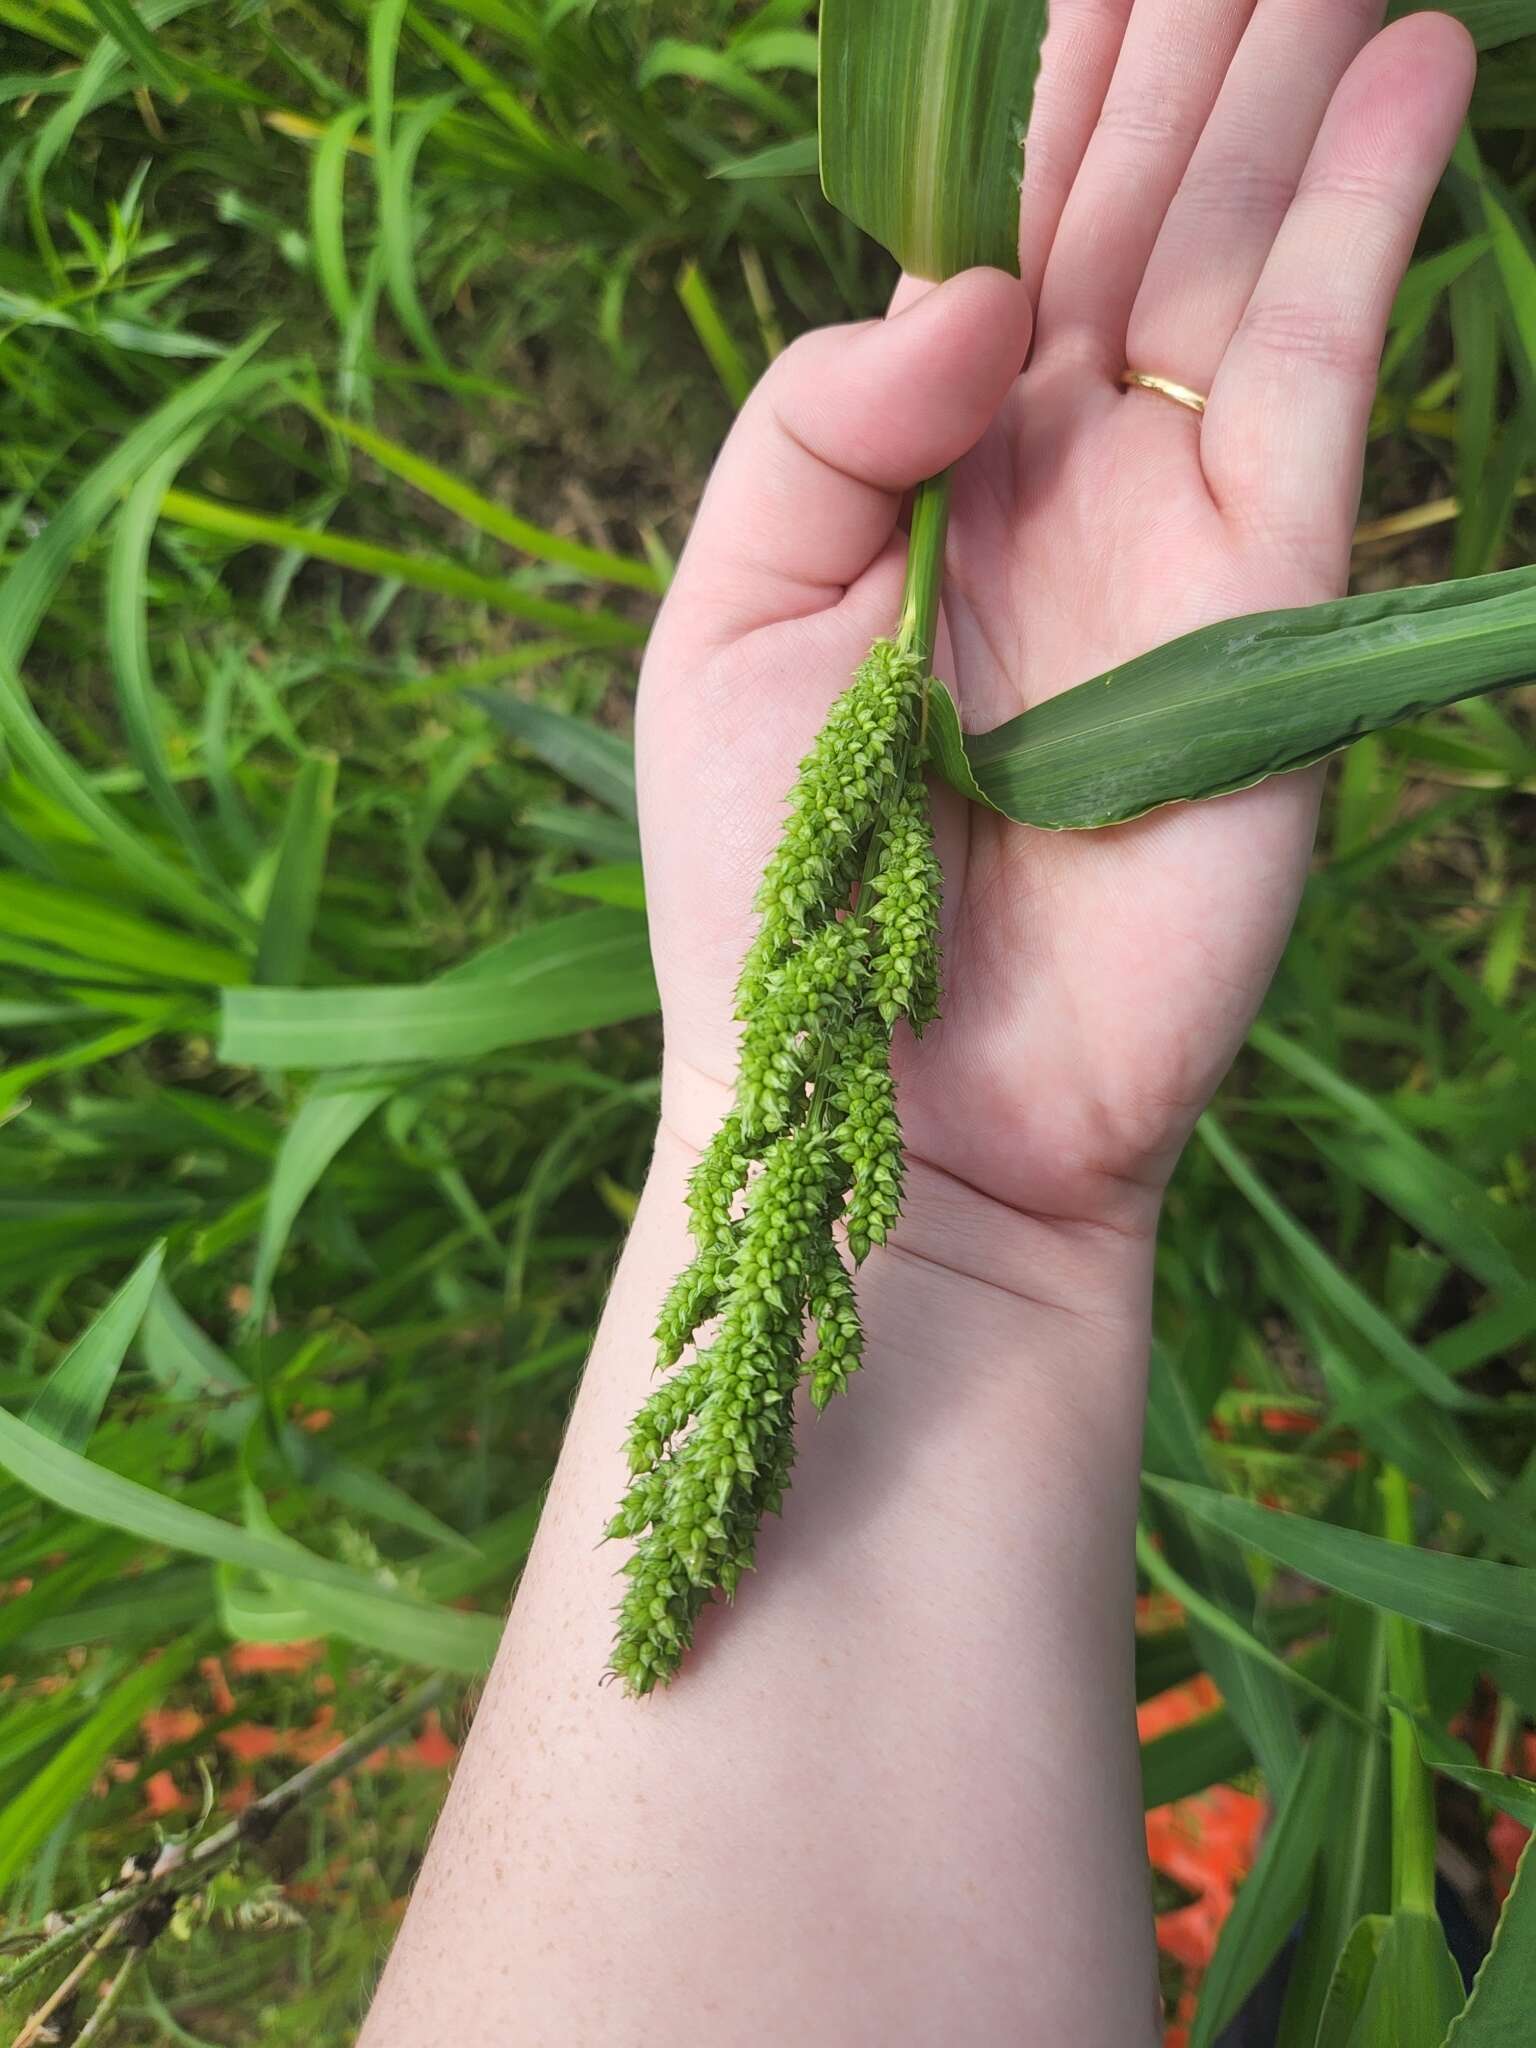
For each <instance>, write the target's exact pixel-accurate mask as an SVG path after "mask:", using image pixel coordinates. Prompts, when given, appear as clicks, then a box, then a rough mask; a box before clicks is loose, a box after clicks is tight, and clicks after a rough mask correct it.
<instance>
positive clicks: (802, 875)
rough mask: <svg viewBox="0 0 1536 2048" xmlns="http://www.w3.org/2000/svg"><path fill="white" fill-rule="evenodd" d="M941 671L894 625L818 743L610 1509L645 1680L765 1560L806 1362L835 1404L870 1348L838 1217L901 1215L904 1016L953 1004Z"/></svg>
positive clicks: (624, 1642)
mask: <svg viewBox="0 0 1536 2048" xmlns="http://www.w3.org/2000/svg"><path fill="white" fill-rule="evenodd" d="M926 675H927V671H926V669H925V668H924V666H923V665H922V663H921V662H920V661H919V660H918V659H917V658H916V657H915V656H913V655H910V654H907V653H905V652H903V651H902V650H901V649H900V648H898V647H897V646H896V645H895V644H893V643H892V642H890V641H881V642H879V643H877V645H876V646H875V647H874V648H873V649H872V650H871V652H870V654H869V657H868V659H867V660H866V661H865V662H864V663H863V665H862V666H861V667H860V669H859V670H858V673H857V674H856V675H855V677H854V680H853V682H852V684H851V686H850V687H849V689H848V690H847V691H845V693H844V694H843V696H842V697H840V698H839V699H838V701H837V703H836V704H835V705H834V706H833V708H832V711H831V713H830V715H829V716H828V719H827V722H826V724H825V725H824V726H823V728H822V731H821V733H820V735H819V736H818V738H817V740H816V744H815V746H814V747H813V748H812V749H811V752H810V753H809V754H808V755H807V756H806V758H805V760H804V761H803V762H802V763H801V766H800V773H799V777H798V780H797V781H796V784H795V787H794V790H793V792H792V793H791V796H790V800H789V817H788V821H787V823H786V825H785V829H784V834H783V837H782V839H781V840H780V842H779V845H778V848H777V850H776V852H775V853H774V855H773V858H772V859H771V860H770V862H769V863H768V867H767V869H766V871H765V873H764V876H763V883H762V888H761V891H760V893H759V897H758V911H759V915H760V923H759V927H758V933H757V937H756V938H755V940H754V942H753V944H752V948H751V950H750V952H749V953H748V955H747V959H746V962H745V964H744V966H743V968H742V973H741V980H740V983H739V985H738V988H737V996H736V1014H737V1017H738V1019H739V1021H740V1023H741V1025H742V1036H741V1060H740V1071H739V1074H738V1077H737V1084H736V1101H735V1106H734V1108H733V1109H732V1111H731V1113H730V1115H729V1116H728V1117H727V1118H726V1120H725V1122H724V1123H723V1124H722V1125H721V1127H720V1129H719V1131H718V1132H717V1133H716V1135H715V1137H714V1140H713V1142H712V1143H711V1144H710V1146H709V1149H708V1150H707V1151H706V1152H705V1153H704V1154H703V1156H702V1158H701V1159H700V1160H699V1163H698V1165H697V1166H696V1167H695V1169H694V1172H693V1175H692V1177H691V1180H690V1183H689V1191H688V1210H689V1220H690V1223H691V1226H692V1231H693V1238H694V1244H695V1247H696V1250H695V1254H694V1258H693V1260H692V1262H691V1264H690V1265H689V1266H688V1267H687V1268H686V1270H685V1271H684V1272H683V1273H682V1274H680V1275H679V1277H678V1279H677V1281H676V1282H675V1283H674V1285H673V1287H672V1289H671V1291H670V1293H669V1294H668V1296H667V1299H666V1301H665V1303H664V1304H663V1307H662V1311H661V1316H660V1320H659V1322H658V1324H657V1329H656V1337H657V1344H658V1347H659V1357H658V1364H659V1366H660V1367H661V1368H662V1369H664V1370H666V1372H667V1374H668V1376H667V1377H666V1378H665V1379H663V1380H662V1381H661V1382H660V1384H659V1385H658V1386H657V1388H656V1390H655V1391H654V1392H653V1393H652V1394H651V1396H650V1398H649V1399H648V1400H647V1401H646V1402H645V1404H644V1406H643V1407H642V1408H641V1409H640V1412H639V1413H638V1414H637V1415H636V1417H635V1419H634V1422H633V1423H632V1425H631V1428H630V1434H629V1444H628V1452H629V1466H630V1472H631V1475H632V1476H631V1483H630V1486H629V1490H628V1492H627V1493H626V1494H625V1497H624V1499H623V1501H622V1502H621V1504H620V1506H619V1510H618V1512H617V1514H616V1515H615V1516H614V1517H613V1520H612V1521H611V1522H610V1524H609V1526H608V1534H609V1536H611V1537H621V1538H630V1539H633V1540H634V1544H635V1547H634V1551H633V1553H632V1555H631V1556H630V1558H629V1559H628V1561H627V1563H626V1564H625V1566H624V1571H625V1574H626V1577H627V1581H628V1583H627V1585H626V1588H625V1592H624V1596H623V1600H622V1603H621V1606H620V1609H619V1627H618V1637H617V1641H616V1642H615V1645H614V1653H613V1669H614V1671H615V1672H616V1673H617V1674H618V1676H619V1677H620V1678H621V1679H622V1680H623V1682H624V1684H625V1686H626V1687H627V1689H628V1690H629V1691H630V1692H631V1693H637V1694H638V1693H647V1692H649V1691H651V1689H652V1688H653V1687H654V1686H656V1685H657V1684H665V1683H666V1682H667V1681H668V1680H669V1679H670V1678H671V1677H672V1675H673V1673H674V1672H675V1671H676V1669H677V1667H678V1664H679V1663H680V1661H681V1659H682V1657H683V1654H684V1652H685V1651H686V1649H687V1647H688V1645H689V1643H690V1641H691V1640H692V1636H693V1630H694V1624H695V1623H696V1621H697V1620H698V1617H699V1614H700V1612H701V1611H702V1609H703V1608H704V1606H705V1605H706V1603H707V1602H708V1601H709V1600H710V1599H711V1598H713V1596H714V1595H715V1593H716V1592H717V1591H718V1592H723V1593H724V1594H725V1595H726V1596H727V1597H729V1596H730V1595H731V1594H732V1593H733V1592H734V1591H735V1588H736V1586H737V1584H738V1583H739V1581H740V1579H741V1575H742V1573H743V1572H745V1571H748V1570H750V1568H751V1566H752V1562H753V1558H754V1554H755V1550H756V1543H757V1531H758V1527H759V1525H760V1523H761V1521H762V1518H763V1516H764V1515H765V1514H768V1513H772V1512H776V1511H777V1510H778V1508H779V1506H780V1504H781V1502H782V1499H783V1495H784V1491H785V1488H786V1487H787V1486H788V1484H789V1475H790V1468H791V1467H792V1465H793V1463H794V1455H795V1415H794V1405H795V1394H796V1391H797V1389H798V1388H799V1386H800V1384H801V1383H802V1381H803V1382H805V1383H806V1384H807V1386H808V1389H809V1393H810V1398H811V1401H812V1403H813V1404H814V1406H815V1407H817V1408H823V1407H825V1406H826V1404H827V1402H828V1401H830V1400H831V1399H832V1397H833V1395H834V1394H840V1393H842V1392H843V1391H844V1390H845V1389H846V1387H847V1385H848V1382H849V1379H850V1377H851V1376H852V1374H853V1373H855V1372H856V1371H857V1370H858V1368H859V1363H860V1358H861V1354H862V1350H863V1328H862V1325H861V1323H860V1321H859V1310H858V1303H857V1301H856V1299H855V1295H854V1286H853V1278H852V1275H851V1274H850V1272H849V1269H848V1265H847V1263H846V1262H845V1260H844V1257H843V1254H842V1252H841V1251H840V1249H839V1236H840V1235H841V1238H842V1240H843V1241H845V1242H846V1245H847V1248H848V1252H849V1254H850V1256H851V1257H852V1259H853V1261H854V1263H855V1264H857V1263H858V1262H859V1261H860V1260H862V1259H863V1258H864V1257H866V1256H867V1254H868V1252H869V1250H870V1248H871V1246H873V1245H877V1244H881V1243H883V1242H884V1241H885V1239H886V1237H887V1236H888V1235H889V1233H890V1231H891V1229H892V1227H893V1226H894V1224H895V1222H896V1219H897V1216H898V1214H899V1213H900V1208H901V1187H902V1154H901V1126H900V1124H899V1122H898V1121H897V1116H896V1100H895V1092H894V1089H893V1087H892V1084H891V1065H890V1062H891V1034H892V1031H893V1030H894V1028H895V1026H896V1025H897V1023H898V1022H899V1021H900V1020H901V1019H903V1018H905V1019H906V1020H907V1021H908V1022H909V1023H910V1024H911V1025H912V1026H913V1028H914V1029H915V1030H918V1031H921V1030H922V1028H923V1026H924V1025H925V1024H927V1023H929V1022H931V1021H932V1020H933V1019H934V1018H935V1017H936V1016H937V1015H938V997H939V991H938V972H939V949H938V925H939V870H938V864H937V862H936V860H935V858H934V853H933V841H932V829H931V825H930V821H929V815H928V797H927V790H926V788H925V786H924V783H923V778H922V774H921V770H920V767H919V759H918V757H919V746H918V727H919V723H920V718H921V710H922V696H923V689H924V686H925V681H926ZM808 1330H809V1332H810V1335H811V1339H812V1341H811V1343H810V1345H809V1346H808V1345H807V1331H808ZM701 1333H705V1334H702V1335H701Z"/></svg>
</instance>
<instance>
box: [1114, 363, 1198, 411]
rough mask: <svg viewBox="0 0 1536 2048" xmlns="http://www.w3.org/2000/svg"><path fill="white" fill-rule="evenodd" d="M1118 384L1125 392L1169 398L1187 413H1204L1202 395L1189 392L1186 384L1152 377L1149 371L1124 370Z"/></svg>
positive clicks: (1196, 392)
mask: <svg viewBox="0 0 1536 2048" xmlns="http://www.w3.org/2000/svg"><path fill="white" fill-rule="evenodd" d="M1120 382H1121V383H1122V384H1123V385H1124V387H1125V389H1126V390H1127V391H1155V392H1156V393H1157V394H1158V396H1159V397H1160V398H1171V399H1172V400H1173V402H1174V404H1175V405H1182V406H1184V407H1185V409H1186V410H1187V411H1189V412H1204V411H1205V403H1206V402H1205V399H1204V398H1203V397H1202V395H1201V394H1200V393H1199V392H1198V391H1191V390H1190V388H1189V386H1188V385H1187V384H1175V383H1174V381H1173V379H1172V378H1171V377H1154V376H1153V374H1152V372H1151V371H1150V370H1126V371H1125V372H1124V373H1123V375H1122V376H1121V379H1120Z"/></svg>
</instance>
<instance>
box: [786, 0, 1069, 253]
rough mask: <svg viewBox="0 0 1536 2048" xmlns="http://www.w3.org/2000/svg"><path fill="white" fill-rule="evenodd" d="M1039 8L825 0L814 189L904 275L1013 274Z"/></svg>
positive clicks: (1042, 12)
mask: <svg viewBox="0 0 1536 2048" xmlns="http://www.w3.org/2000/svg"><path fill="white" fill-rule="evenodd" d="M1045 16H1046V0H916V4H914V0H824V4H823V6H822V10H821V123H820V125H821V180H822V188H823V190H824V191H825V193H826V195H827V197H828V199H830V200H831V202H832V204H833V205H834V206H836V207H837V208H839V209H840V211H842V212H843V213H845V214H846V215H847V216H848V218H849V219H850V220H851V221H853V222H854V223H855V225H856V226H858V227H861V228H863V229H864V231H865V233H866V234H870V235H873V236H874V238H875V240H876V241H878V242H883V243H884V245H885V247H886V248H887V249H889V250H890V252H891V254H892V255H893V256H894V257H895V258H896V260H897V262H898V263H899V264H900V265H901V266H902V268H903V269H904V270H906V271H908V272H910V273H911V275H913V276H914V277H927V278H934V279H942V278H946V277H952V276H954V275H955V273H956V272H957V271H961V270H969V269H971V268H972V267H973V266H974V265H976V264H979V263H985V264H990V265H992V266H993V267H994V268H996V269H998V270H1006V271H1009V272H1011V273H1012V274H1013V275H1015V276H1017V274H1018V268H1019V179H1020V174H1021V170H1022V156H1021V149H1022V145H1023V139H1024V133H1025V130H1026V129H1027V127H1028V125H1029V110H1030V104H1031V102H1032V100H1033V97H1034V89H1035V78H1036V75H1037V73H1038V70H1039V65H1040V44H1041V42H1042V40H1043V38H1044V35H1045Z"/></svg>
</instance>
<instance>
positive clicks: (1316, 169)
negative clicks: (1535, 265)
mask: <svg viewBox="0 0 1536 2048" xmlns="http://www.w3.org/2000/svg"><path fill="white" fill-rule="evenodd" d="M1475 62H1476V60H1475V58H1474V55H1473V49H1472V43H1471V39H1470V38H1469V37H1468V35H1467V33H1466V30H1465V29H1463V28H1461V27H1460V26H1459V25H1458V24H1457V23H1456V22H1454V21H1452V20H1450V19H1449V18H1448V17H1447V16H1445V15H1438V14H1417V15H1411V16H1409V17H1408V18H1407V19H1406V20H1404V21H1400V22H1398V23H1396V24H1394V26H1393V27H1391V28H1389V29H1386V30H1385V31H1384V32H1383V33H1382V34H1381V35H1379V36H1378V37H1377V38H1376V39H1375V41H1374V42H1372V43H1371V44H1370V45H1369V46H1368V48H1367V49H1366V50H1365V51H1364V52H1363V53H1362V55H1361V56H1360V57H1358V58H1357V59H1356V61H1355V62H1354V64H1353V65H1352V66H1351V67H1350V70H1349V72H1348V74H1347V76H1346V77H1345V79H1344V82H1343V83H1342V84H1341V85H1340V87H1339V89H1338V91H1337V93H1336V94H1335V95H1334V99H1333V104H1332V106H1331V107H1330V108H1329V110H1328V115H1327V118H1326V119H1325V121H1324V122H1323V126H1322V131H1321V133H1320V134H1319V136H1318V138H1317V143H1316V145H1315V147H1314V149H1313V151H1312V156H1311V159H1310V161H1309V163H1308V165H1307V169H1306V172H1305V175H1304V177H1303V179H1302V183H1301V188H1300V190H1299V192H1298V193H1297V196H1296V200H1295V203H1294V204H1293V205H1292V207H1291V209H1290V211H1289V213H1288V214H1287V215H1286V219H1285V224H1284V226H1283V227H1282V228H1281V230H1280V233H1279V235H1278V237H1277V238H1276V241H1275V245H1274V249H1273V251H1272V253H1271V255H1270V258H1269V261H1268V262H1267V263H1266V264H1265V266H1264V272H1263V275H1262V276H1261V277H1260V279H1259V282H1258V285H1257V286H1256V288H1255V290H1254V294H1253V298H1252V300H1251V301H1250V303H1249V305H1248V309H1247V311H1246V312H1245V314H1244V315H1243V319H1242V323H1241V325H1240V326H1239V328H1238V331H1237V333H1236V335H1235V337H1234V338H1233V341H1232V345H1231V347H1230V348H1229V349H1228V351H1227V354H1226V356H1225V357H1224V359H1223V361H1222V364H1221V367H1220V369H1219V370H1218V372H1217V375H1216V379H1215V382H1214V385H1213V387H1212V390H1211V399H1210V405H1209V407H1208V408H1207V411H1206V415H1205V422H1204V428H1203V431H1202V434H1201V443H1200V453H1201V460H1202V462H1203V464H1204V467H1205V473H1206V477H1207V480H1208V481H1209V483H1210V486H1211V490H1212V492H1213V494H1214V495H1215V497H1216V500H1217V502H1218V504H1220V505H1221V506H1222V507H1223V509H1224V510H1225V511H1227V512H1228V514H1229V516H1230V517H1231V518H1232V519H1233V520H1234V521H1236V522H1238V523H1239V524H1240V525H1241V526H1243V527H1246V528H1247V529H1248V530H1249V531H1250V532H1251V533H1252V534H1253V535H1254V536H1255V537H1256V538H1259V539H1261V540H1262V541H1263V542H1264V543H1265V544H1266V545H1268V546H1270V547H1272V548H1273V549H1274V550H1275V551H1276V553H1277V555H1278V557H1279V558H1280V559H1281V560H1286V561H1289V562H1291V563H1292V564H1294V565H1295V566H1297V567H1298V568H1300V569H1301V570H1302V571H1304V572H1305V573H1306V574H1307V575H1309V576H1313V577H1317V576H1321V577H1322V578H1324V579H1325V580H1326V581H1328V582H1336V581H1338V580H1340V579H1341V578H1342V575H1343V573H1344V571H1345V569H1346V568H1347V564H1348V555H1349V540H1350V534H1351V531H1352V529H1353V526H1354V520H1355V514H1356V511H1357V509H1358V505H1359V496H1360V474H1361V468H1362V463H1363V459H1364V452H1365V435H1366V429H1367V426H1368V423H1369V420H1370V413H1371V403H1372V400H1373V399H1374V397H1375V392H1376V376H1377V371H1378V368H1379V365H1380V361H1381V350H1382V345H1383V342H1384V340H1385V337H1386V327H1387V318H1388V315H1389V314H1390V312H1391V310H1392V302H1393V299H1394V297H1395V296H1396V293H1397V288H1398V286H1399V284H1400V283H1401V282H1402V276H1403V272H1404V270H1405V269H1406V268H1407V265H1408V260H1409V258H1410V257H1411V256H1412V254H1413V245H1414V242H1415V240H1416V238H1417V236H1418V231H1419V226H1420V223H1421V222H1422V220H1423V218H1424V212H1425V209H1426V208H1427V206H1428V205H1429V201H1430V198H1431V196H1432V195H1433V193H1434V189H1435V186H1436V183H1437V182H1438V180H1439V178H1440V174H1441V172H1442V171H1443V170H1444V168H1445V164H1446V160H1447V158H1448V157H1449V155H1450V152H1451V147H1452V145H1453V143H1454V142H1455V139H1456V133H1457V130H1458V128H1459V127H1460V124H1461V121H1462V119H1463V117H1464V115H1465V113H1466V109H1467V101H1468V99H1469V97H1470V95H1471V90H1472V79H1473V73H1474V69H1475Z"/></svg>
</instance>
